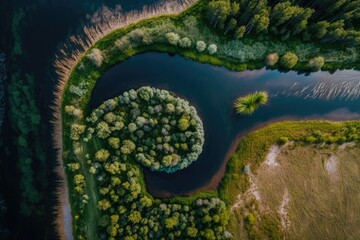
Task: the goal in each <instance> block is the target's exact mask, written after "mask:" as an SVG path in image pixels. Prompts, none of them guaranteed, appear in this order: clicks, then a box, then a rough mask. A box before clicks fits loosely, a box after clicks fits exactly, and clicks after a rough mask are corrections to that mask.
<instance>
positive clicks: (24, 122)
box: [8, 72, 47, 216]
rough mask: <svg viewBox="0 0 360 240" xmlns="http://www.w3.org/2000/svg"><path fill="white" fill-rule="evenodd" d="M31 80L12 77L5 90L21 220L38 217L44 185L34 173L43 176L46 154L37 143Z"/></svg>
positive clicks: (37, 123) (37, 116)
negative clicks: (6, 92)
mask: <svg viewBox="0 0 360 240" xmlns="http://www.w3.org/2000/svg"><path fill="white" fill-rule="evenodd" d="M34 84H35V82H34V78H33V76H32V75H25V76H24V75H22V74H20V73H18V72H17V73H14V74H13V75H12V79H11V84H10V85H9V86H8V90H9V93H11V94H10V96H9V97H10V101H9V105H10V116H11V124H12V128H13V130H14V132H15V133H16V134H14V136H13V139H12V140H13V141H14V143H15V146H16V147H17V154H18V155H17V157H18V164H17V165H18V168H19V170H20V173H21V174H20V189H21V191H22V193H21V197H22V200H21V213H22V214H23V215H25V216H30V215H33V214H34V215H37V214H42V211H43V210H44V209H42V207H40V206H43V205H42V204H41V201H42V199H43V196H42V194H41V192H42V191H44V192H45V191H46V190H45V189H46V188H47V185H46V181H43V180H44V179H41V178H36V177H35V168H36V171H43V173H44V172H45V168H46V164H45V160H46V154H45V151H44V149H43V145H44V144H43V143H42V142H41V138H40V134H41V121H40V120H41V117H40V114H39V111H38V108H37V106H36V103H35V98H36V97H35V96H36V93H35V88H34Z"/></svg>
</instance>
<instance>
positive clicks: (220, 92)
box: [90, 53, 360, 197]
mask: <svg viewBox="0 0 360 240" xmlns="http://www.w3.org/2000/svg"><path fill="white" fill-rule="evenodd" d="M144 85H149V86H154V87H157V88H162V89H167V90H170V91H172V92H174V93H176V94H177V95H179V96H182V97H184V98H186V99H187V100H189V101H190V102H191V104H192V105H194V106H196V108H197V110H198V113H199V114H200V116H201V118H202V120H203V123H204V128H205V145H204V151H203V153H202V154H201V155H200V157H199V159H198V160H197V161H196V162H194V163H193V164H192V165H190V166H189V167H188V168H186V169H184V170H181V171H178V172H176V173H172V174H166V173H158V172H151V171H145V178H146V183H147V187H148V191H149V192H150V193H151V194H152V195H154V196H156V197H170V196H175V195H186V194H190V193H192V192H195V191H198V190H200V189H201V190H204V189H215V188H216V187H217V185H218V183H219V181H220V180H221V177H222V176H223V174H224V170H225V164H226V161H227V159H228V157H229V154H230V153H231V152H232V151H233V150H234V147H233V146H235V145H236V143H237V142H238V139H239V136H243V135H244V134H246V133H248V132H249V131H251V130H253V129H255V128H257V127H259V126H262V125H264V124H266V123H268V122H273V121H278V120H285V119H329V120H352V119H360V108H359V107H360V73H359V72H356V71H352V70H342V71H337V72H335V73H333V74H330V73H328V72H317V73H311V74H298V73H296V72H293V71H290V72H287V73H284V72H283V73H282V72H279V71H274V70H273V71H272V70H267V69H265V68H263V69H260V70H254V71H244V72H232V71H229V70H228V69H226V68H223V67H215V66H211V65H207V64H201V63H197V62H193V61H190V60H186V59H184V58H182V57H180V56H170V55H168V54H164V53H145V54H141V55H137V56H134V57H132V58H131V59H129V60H126V61H125V62H122V63H119V64H117V65H115V66H113V67H112V68H110V69H109V70H108V71H107V72H106V73H105V74H104V75H103V76H102V77H101V78H100V79H99V80H98V82H97V84H96V86H95V88H94V91H93V93H92V98H91V102H90V105H91V107H92V108H95V107H97V106H98V105H100V104H101V103H102V102H103V101H105V100H107V99H109V98H112V97H114V96H117V95H119V94H121V93H122V92H124V91H126V90H128V89H131V88H138V87H140V86H144ZM257 90H266V91H268V92H269V94H270V96H271V97H270V101H269V103H268V105H267V106H265V107H262V108H261V109H259V110H258V111H257V112H255V114H253V115H252V116H250V117H242V116H239V115H236V114H235V113H234V111H233V108H232V104H233V101H234V100H235V99H236V98H237V97H238V96H242V95H245V94H248V93H251V92H254V91H257Z"/></svg>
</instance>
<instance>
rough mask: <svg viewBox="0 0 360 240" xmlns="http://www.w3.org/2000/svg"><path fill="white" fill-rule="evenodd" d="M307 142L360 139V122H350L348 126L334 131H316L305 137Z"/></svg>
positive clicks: (343, 141) (329, 142) (336, 141)
mask: <svg viewBox="0 0 360 240" xmlns="http://www.w3.org/2000/svg"><path fill="white" fill-rule="evenodd" d="M304 141H305V142H306V143H310V144H312V143H328V144H332V143H340V144H341V143H345V142H354V141H360V123H359V122H348V123H346V126H345V127H343V128H341V129H338V130H336V131H333V132H321V131H315V132H314V133H313V134H311V135H309V136H306V137H305V138H304Z"/></svg>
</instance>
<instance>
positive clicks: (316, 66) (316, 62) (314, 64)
mask: <svg viewBox="0 0 360 240" xmlns="http://www.w3.org/2000/svg"><path fill="white" fill-rule="evenodd" d="M324 64H325V60H324V58H323V57H314V58H313V59H311V60H310V61H309V63H308V66H309V67H310V68H311V69H313V70H315V71H318V70H320V69H321V68H322V67H323V66H324Z"/></svg>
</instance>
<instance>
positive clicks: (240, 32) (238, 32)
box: [234, 26, 246, 39]
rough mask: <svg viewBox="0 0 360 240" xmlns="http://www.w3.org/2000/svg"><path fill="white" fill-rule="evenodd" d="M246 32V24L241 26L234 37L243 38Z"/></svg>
mask: <svg viewBox="0 0 360 240" xmlns="http://www.w3.org/2000/svg"><path fill="white" fill-rule="evenodd" d="M245 32H246V27H245V26H240V27H239V28H238V29H237V30H236V31H235V33H234V37H235V38H236V39H239V38H242V37H243V36H244V34H245Z"/></svg>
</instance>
